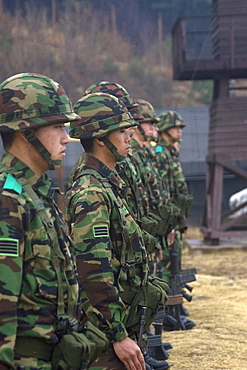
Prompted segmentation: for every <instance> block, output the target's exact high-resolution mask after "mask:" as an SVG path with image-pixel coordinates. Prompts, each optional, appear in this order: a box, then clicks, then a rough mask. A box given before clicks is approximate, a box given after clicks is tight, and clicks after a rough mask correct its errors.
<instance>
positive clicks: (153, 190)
mask: <svg viewBox="0 0 247 370" xmlns="http://www.w3.org/2000/svg"><path fill="white" fill-rule="evenodd" d="M129 157H130V160H131V161H132V163H133V164H134V166H135V168H136V171H137V173H138V175H139V177H140V178H141V180H142V183H143V186H144V189H145V191H146V193H147V195H148V199H149V207H150V210H152V209H157V207H158V206H159V205H161V204H162V203H163V199H162V194H161V188H160V184H159V178H158V172H157V170H156V168H155V167H154V165H153V163H152V161H151V160H150V158H149V155H148V152H147V148H146V147H141V146H140V145H139V143H138V142H137V141H136V140H135V139H132V140H131V151H130V153H129Z"/></svg>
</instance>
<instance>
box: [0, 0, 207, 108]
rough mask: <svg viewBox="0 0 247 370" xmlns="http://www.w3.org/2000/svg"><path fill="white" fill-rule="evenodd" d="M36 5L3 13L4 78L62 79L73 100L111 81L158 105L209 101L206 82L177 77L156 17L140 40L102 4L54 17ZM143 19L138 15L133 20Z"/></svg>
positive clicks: (0, 55)
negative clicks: (38, 75) (36, 75)
mask: <svg viewBox="0 0 247 370" xmlns="http://www.w3.org/2000/svg"><path fill="white" fill-rule="evenodd" d="M31 4H32V5H30V6H28V7H26V8H25V12H24V11H23V9H18V8H17V9H15V12H4V13H3V15H2V22H1V28H0V45H1V48H0V64H1V70H0V80H1V81H2V80H4V79H5V78H7V77H9V76H10V75H12V74H15V73H20V72H24V71H25V72H36V73H41V74H45V75H47V76H49V77H52V78H53V79H55V80H57V81H58V82H60V83H61V84H62V86H63V87H64V88H65V90H66V92H67V94H68V95H69V96H70V98H71V100H72V102H73V103H74V102H75V101H76V100H77V99H78V98H80V97H81V95H82V94H83V92H84V90H85V89H86V88H87V87H88V86H90V85H91V84H92V83H95V82H99V81H102V80H109V81H114V82H118V83H120V84H122V85H123V86H124V87H126V89H127V90H128V91H129V93H130V94H131V95H132V96H133V97H134V98H143V99H147V100H149V101H150V102H151V103H152V104H153V105H154V106H155V107H166V106H167V107H179V106H187V105H193V106H196V105H206V104H208V102H209V98H210V91H211V86H210V84H208V83H207V82H204V83H202V84H198V82H197V83H195V82H193V81H188V82H179V81H173V79H172V60H171V54H172V51H171V36H170V34H169V33H165V32H163V34H162V39H160V38H159V37H158V24H157V17H155V16H152V17H151V16H150V17H148V18H147V20H146V22H147V32H146V33H145V34H144V35H143V36H142V37H141V38H140V42H138V40H137V39H136V35H135V33H133V38H131V35H130V34H128V35H126V32H124V30H123V26H121V25H119V27H118V25H117V26H116V25H115V26H114V25H113V19H112V14H111V13H107V12H106V11H104V10H103V9H102V6H101V7H99V8H98V9H96V8H95V7H93V6H92V4H90V2H87V5H85V1H83V2H79V1H77V2H75V3H74V5H73V8H70V7H68V8H66V11H64V12H60V13H59V17H57V18H58V19H57V21H56V22H52V21H51V15H50V13H49V11H48V10H47V9H46V8H38V7H36V6H35V5H33V4H34V3H33V2H31ZM83 4H84V5H83ZM145 14H146V13H145ZM139 18H140V17H139V16H138V14H136V15H135V17H132V18H131V21H132V23H133V22H134V23H135V22H137V21H138V22H140V19H139ZM127 19H128V17H126V20H127ZM139 24H140V23H139ZM120 26H121V27H120ZM132 29H133V28H132ZM149 30H150V32H148V31H149ZM205 89H206V93H205Z"/></svg>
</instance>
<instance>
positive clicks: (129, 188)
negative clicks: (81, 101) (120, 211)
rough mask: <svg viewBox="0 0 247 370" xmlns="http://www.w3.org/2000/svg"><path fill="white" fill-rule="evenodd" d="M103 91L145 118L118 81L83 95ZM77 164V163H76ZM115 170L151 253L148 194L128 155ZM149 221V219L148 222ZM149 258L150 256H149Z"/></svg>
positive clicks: (152, 241) (97, 86) (138, 115)
mask: <svg viewBox="0 0 247 370" xmlns="http://www.w3.org/2000/svg"><path fill="white" fill-rule="evenodd" d="M97 92H105V93H108V94H111V95H113V96H116V97H117V98H118V99H119V100H120V101H121V102H122V103H124V105H125V106H126V108H127V109H128V111H129V112H130V113H131V114H132V113H133V112H134V113H135V119H137V118H138V119H143V120H144V119H145V117H144V116H143V115H142V114H141V112H140V109H139V108H138V107H139V104H138V103H137V102H135V101H134V100H133V99H132V98H131V97H130V95H129V93H128V92H127V90H126V89H125V88H124V87H123V86H121V85H120V84H118V83H115V82H108V81H101V82H99V83H97V84H93V85H91V86H90V87H88V88H87V89H86V91H85V95H87V94H89V93H97ZM78 165H79V163H78ZM115 169H116V171H117V173H118V174H119V176H120V177H121V179H122V180H123V181H124V183H125V184H126V192H125V197H126V200H127V202H128V206H129V209H130V212H131V214H132V215H133V217H134V218H135V220H136V222H137V223H138V224H139V225H140V227H141V229H142V235H143V238H144V242H145V246H146V249H147V251H148V253H149V254H150V255H151V254H152V253H153V250H154V247H155V245H156V246H157V247H159V245H158V242H157V241H156V239H155V237H154V235H151V234H150V233H149V232H148V231H147V230H146V229H147V227H146V226H145V223H144V219H143V217H145V216H147V215H148V213H149V208H150V207H149V199H148V194H147V192H146V191H145V189H144V186H143V183H142V179H141V178H140V176H139V173H138V171H137V170H136V167H135V165H134V164H133V162H132V160H131V158H130V156H127V157H126V158H124V160H123V161H119V162H118V163H117V164H116V168H115ZM150 222H151V221H150V220H149V223H150ZM151 228H152V229H154V227H150V226H149V227H148V230H149V231H150V229H151ZM149 259H150V256H149Z"/></svg>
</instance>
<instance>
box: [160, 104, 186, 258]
mask: <svg viewBox="0 0 247 370" xmlns="http://www.w3.org/2000/svg"><path fill="white" fill-rule="evenodd" d="M159 117H161V123H160V124H159V126H158V128H159V131H165V132H167V131H168V130H169V128H172V127H181V128H183V127H184V126H185V124H184V122H183V119H182V117H181V116H180V115H179V114H178V113H176V112H170V111H168V112H164V113H163V114H161V115H160V116H159ZM174 141H175V140H174ZM156 165H157V168H158V170H159V174H160V177H161V179H162V182H163V186H164V187H166V189H168V193H169V196H170V198H171V199H172V200H173V201H174V202H176V197H177V195H178V194H179V193H181V194H184V195H188V188H187V184H186V181H185V177H184V174H183V171H182V166H181V163H180V162H179V159H178V151H177V150H176V149H175V148H174V146H173V145H171V144H170V143H168V141H166V140H163V139H160V140H159V144H158V145H157V147H156ZM185 229H186V223H185V218H184V215H182V214H181V215H180V217H179V219H178V226H177V228H176V230H177V232H176V241H177V243H178V247H179V258H180V261H181V256H182V237H181V233H180V231H182V232H184V231H185ZM167 258H168V259H169V257H168V256H167Z"/></svg>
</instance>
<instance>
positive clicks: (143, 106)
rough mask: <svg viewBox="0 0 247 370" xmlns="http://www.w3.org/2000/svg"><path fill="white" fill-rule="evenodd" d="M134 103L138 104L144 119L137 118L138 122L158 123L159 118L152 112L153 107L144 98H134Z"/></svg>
mask: <svg viewBox="0 0 247 370" xmlns="http://www.w3.org/2000/svg"><path fill="white" fill-rule="evenodd" d="M134 101H135V103H137V104H138V105H139V108H140V113H141V114H142V115H143V117H144V119H140V120H138V122H139V123H145V122H150V123H158V122H159V121H160V119H159V118H157V117H156V115H155V112H154V107H153V106H152V104H150V103H149V102H148V101H147V100H144V99H135V100H134Z"/></svg>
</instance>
